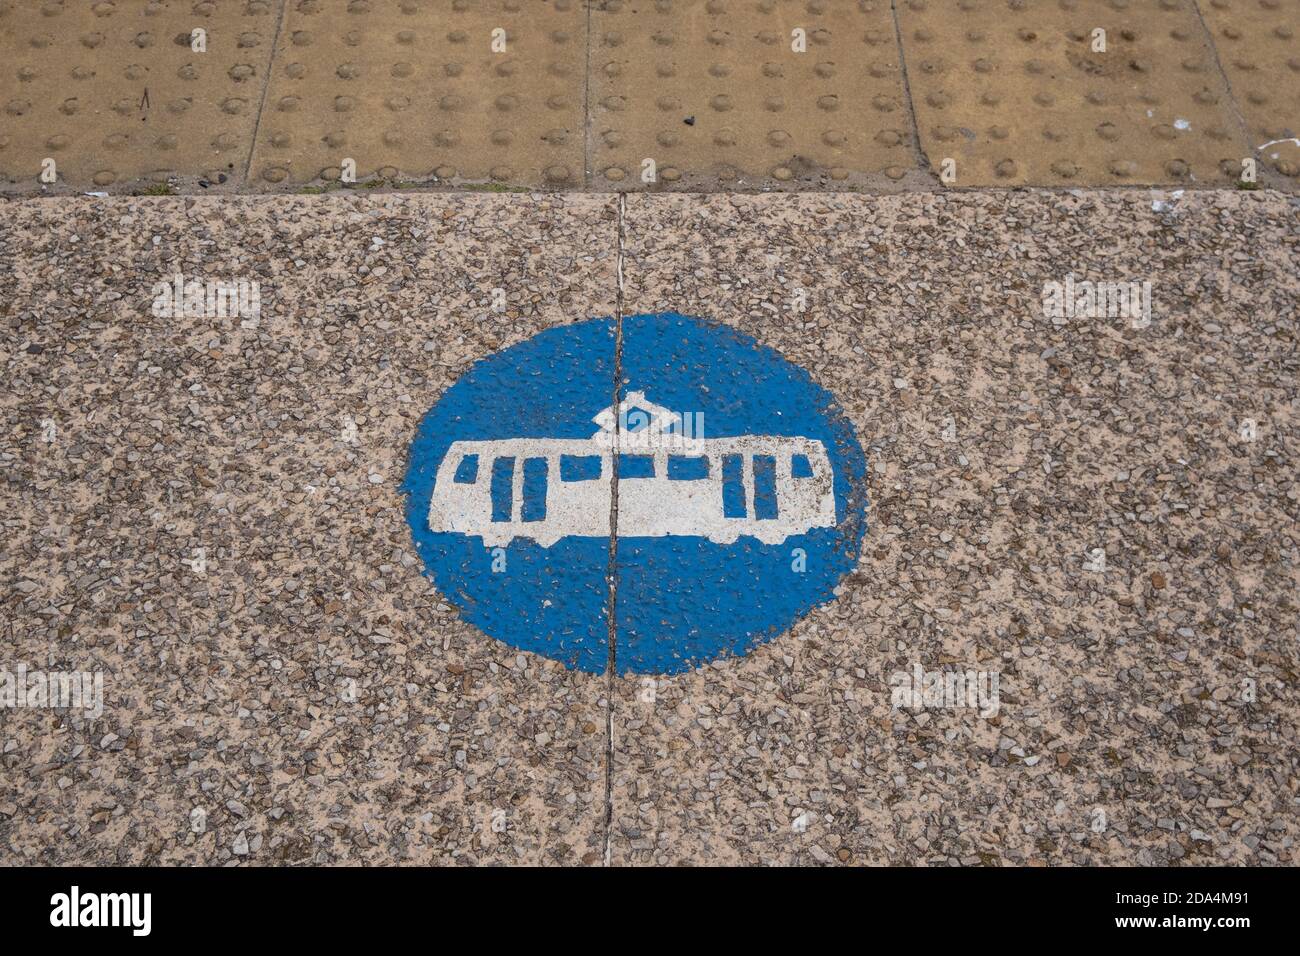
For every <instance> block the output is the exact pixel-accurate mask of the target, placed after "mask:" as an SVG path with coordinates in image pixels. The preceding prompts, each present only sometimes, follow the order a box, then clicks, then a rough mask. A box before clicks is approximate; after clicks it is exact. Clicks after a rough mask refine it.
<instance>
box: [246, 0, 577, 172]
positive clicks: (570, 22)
mask: <svg viewBox="0 0 1300 956" xmlns="http://www.w3.org/2000/svg"><path fill="white" fill-rule="evenodd" d="M585 23H586V14H585V12H584V11H583V9H582V5H581V4H580V3H578V2H577V0H553V2H551V3H546V4H527V5H524V4H522V3H520V2H518V0H476V2H473V3H470V2H465V0H456V2H446V0H401V2H393V3H383V4H380V3H367V2H361V0H355V2H352V3H346V4H345V3H325V2H322V0H296V2H292V3H291V4H290V9H289V11H288V14H287V17H286V21H285V24H284V27H283V29H282V30H281V32H280V40H279V43H278V45H277V49H276V58H275V63H274V65H273V68H272V71H271V85H270V88H269V90H268V92H267V99H266V109H265V111H264V113H263V115H262V123H261V128H260V132H259V135H258V138H257V143H256V148H255V152H254V155H253V161H252V171H253V176H254V177H255V178H259V179H260V180H261V181H262V182H263V183H264V184H273V183H278V182H288V183H307V182H312V181H314V180H326V181H337V180H339V179H341V178H344V179H346V178H350V177H351V176H352V175H355V177H356V180H357V181H358V182H366V181H368V180H372V179H375V178H383V179H400V180H413V181H429V180H437V181H448V180H450V181H453V182H455V183H463V182H487V181H490V180H492V181H498V182H502V183H504V184H506V185H517V186H548V187H556V188H559V187H567V188H573V187H574V186H575V185H576V186H579V187H581V186H582V184H583V178H584V177H583V159H582V152H583V135H582V119H583V104H582V97H581V92H580V91H581V89H582V74H583V70H584V69H585V61H586V56H585V49H584V46H583V37H584V30H585ZM348 160H350V161H351V164H350V165H349V164H347V161H348Z"/></svg>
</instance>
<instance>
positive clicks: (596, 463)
mask: <svg viewBox="0 0 1300 956" xmlns="http://www.w3.org/2000/svg"><path fill="white" fill-rule="evenodd" d="M599 477H600V456H599V455H561V456H560V480H561V481H594V480H595V479H597V478H599Z"/></svg>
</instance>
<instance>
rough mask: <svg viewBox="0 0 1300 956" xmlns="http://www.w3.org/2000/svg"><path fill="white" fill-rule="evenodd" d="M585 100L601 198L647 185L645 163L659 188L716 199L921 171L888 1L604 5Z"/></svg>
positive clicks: (623, 1) (607, 0)
mask: <svg viewBox="0 0 1300 956" xmlns="http://www.w3.org/2000/svg"><path fill="white" fill-rule="evenodd" d="M796 31H799V32H798V33H796ZM796 44H798V45H799V46H801V47H802V48H803V50H802V52H796V51H795V46H796ZM590 87H591V91H590V112H591V126H590V131H589V135H590V137H591V142H590V144H589V149H590V153H589V157H590V158H589V161H590V163H591V166H592V170H591V172H592V185H593V187H595V188H606V189H610V188H613V189H638V188H646V187H647V186H649V185H652V184H651V183H649V182H647V181H646V179H647V176H646V175H645V174H646V173H648V171H649V166H648V165H646V164H647V161H653V164H654V168H653V174H654V183H653V185H665V186H668V187H673V186H684V187H695V188H712V189H726V188H736V187H737V186H745V187H749V188H752V187H753V186H755V185H769V186H777V187H780V186H794V187H796V188H810V187H812V188H815V187H818V186H823V187H831V188H834V187H836V186H839V188H844V185H846V184H853V183H858V182H864V181H865V182H872V183H877V184H881V185H888V184H889V183H890V182H897V181H899V180H903V179H904V177H905V176H906V175H907V174H908V172H909V171H911V170H915V169H916V168H917V158H916V153H915V144H914V137H913V135H912V123H911V117H910V114H909V111H908V108H907V97H906V92H905V89H904V85H903V79H902V71H901V69H900V67H899V53H898V42H897V37H896V34H895V30H894V22H893V15H892V12H891V10H890V5H889V3H887V2H883V0H861V2H848V0H836V2H831V0H809V2H799V3H790V2H785V3H781V2H777V0H756V2H750V0H744V2H742V0H700V2H683V0H643V2H633V0H599V2H597V3H595V4H593V10H592V22H591V77H590Z"/></svg>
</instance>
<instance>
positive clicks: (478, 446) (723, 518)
mask: <svg viewBox="0 0 1300 956" xmlns="http://www.w3.org/2000/svg"><path fill="white" fill-rule="evenodd" d="M690 417H691V416H686V417H685V418H686V419H687V420H688V419H689V418H690ZM702 419H703V416H696V422H697V425H696V427H695V428H694V429H693V430H692V429H691V428H690V427H689V422H688V423H687V427H685V428H683V427H682V425H683V421H684V419H683V418H681V417H678V416H676V415H674V413H673V412H671V411H670V410H669V409H666V408H663V407H662V406H659V405H654V404H651V403H650V402H648V401H646V398H645V394H644V393H642V392H630V393H629V394H628V396H627V398H626V400H624V401H623V402H622V403H620V405H619V406H618V408H617V410H615V409H614V408H613V407H612V406H611V407H610V408H607V409H605V410H604V411H602V412H601V413H600V414H599V415H597V416H596V417H595V418H594V419H593V421H595V422H596V423H597V424H598V425H600V430H599V431H597V432H596V433H595V434H594V435H592V437H591V438H587V439H581V438H576V439H568V438H506V439H500V440H496V441H457V442H452V444H451V447H450V448H448V449H447V453H446V455H444V456H443V459H442V462H441V464H440V465H439V466H438V474H437V477H436V479H435V481H434V487H433V495H432V498H431V501H430V503H429V528H430V529H431V530H433V531H441V532H452V533H458V534H465V535H477V536H479V537H481V538H482V539H483V544H484V545H485V546H486V547H496V546H499V545H507V544H509V543H510V542H511V541H513V540H514V539H515V538H531V539H532V540H534V541H536V542H537V543H538V544H539V545H541V546H542V547H544V548H549V547H550V546H551V545H553V544H555V542H557V541H559V540H560V539H561V538H566V537H571V536H577V537H592V538H605V537H608V536H609V527H610V511H611V505H612V501H613V471H614V469H613V459H614V456H615V455H616V454H617V456H618V472H619V474H618V527H617V533H618V536H619V537H620V538H639V537H644V538H659V537H664V536H667V535H683V536H696V537H704V538H708V539H709V540H710V541H712V542H714V543H716V544H733V543H735V542H736V541H737V540H738V539H739V538H740V536H741V535H750V536H752V537H754V538H757V539H758V540H759V541H761V542H762V543H764V544H780V543H781V542H782V541H784V540H785V539H786V538H787V537H788V536H789V535H792V534H803V533H804V532H806V531H809V530H811V529H813V528H829V527H834V525H835V490H834V474H833V472H832V470H831V463H830V459H829V458H828V457H827V454H826V448H825V446H824V445H823V444H822V443H821V442H820V441H817V440H815V439H810V438H799V437H787V436H773V435H740V436H736V437H731V438H704V437H703V435H702V432H703V429H702V427H700V424H702ZM620 421H621V422H622V424H623V427H622V428H619V427H618V425H619V422H620ZM634 424H635V425H636V426H639V427H635V428H634V429H633V430H629V428H630V426H633V425H634Z"/></svg>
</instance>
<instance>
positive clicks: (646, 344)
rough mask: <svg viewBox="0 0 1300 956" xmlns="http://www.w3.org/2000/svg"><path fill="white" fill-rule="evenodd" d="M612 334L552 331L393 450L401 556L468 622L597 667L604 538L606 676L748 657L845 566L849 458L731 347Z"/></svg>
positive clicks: (857, 459) (689, 335) (756, 353)
mask: <svg viewBox="0 0 1300 956" xmlns="http://www.w3.org/2000/svg"><path fill="white" fill-rule="evenodd" d="M615 338H616V337H615V327H614V323H613V322H612V321H611V320H608V319H596V320H592V321H588V322H583V323H579V324H577V325H572V326H566V327H563V328H558V329H551V330H548V331H546V332H542V333H541V334H539V335H537V336H535V337H534V338H532V339H530V340H528V341H526V342H523V343H521V344H519V345H516V346H514V347H512V348H509V349H506V350H504V351H502V352H498V353H497V354H495V355H492V356H489V357H488V358H485V359H484V360H482V361H480V362H479V363H477V364H476V365H475V366H473V367H472V368H471V369H470V370H469V371H468V372H467V373H466V374H465V375H464V376H463V377H462V378H461V379H460V380H459V381H458V382H457V383H456V384H455V385H453V386H452V387H451V388H450V389H448V391H447V392H446V394H444V396H443V397H442V399H441V400H440V401H439V402H438V403H437V404H436V405H435V406H434V407H433V408H432V409H431V410H430V411H429V413H428V414H427V415H426V416H425V418H424V420H423V422H422V423H421V425H420V428H419V431H418V434H417V436H416V439H415V441H414V442H413V443H412V446H411V455H410V467H409V471H408V474H407V480H406V484H405V486H404V487H405V491H406V492H407V494H408V496H409V497H408V507H407V516H408V520H409V522H410V524H411V528H412V534H413V535H414V537H415V541H416V545H417V548H418V550H419V552H420V555H421V557H422V558H423V560H424V562H425V566H426V568H427V570H428V571H429V574H430V576H431V577H432V578H433V580H434V582H435V583H436V584H437V586H438V588H439V589H440V590H441V591H442V592H443V594H445V595H446V596H447V597H448V598H449V599H450V600H451V601H452V602H453V603H455V604H457V606H458V607H459V608H460V610H461V612H462V614H463V615H464V616H465V617H466V619H467V620H469V621H470V622H471V623H474V624H475V625H477V626H478V627H480V628H481V629H482V630H484V631H485V632H486V633H488V634H489V635H491V636H492V637H494V638H496V639H498V640H501V641H504V642H505V643H507V644H510V645H511V646H513V647H518V648H520V649H523V650H527V651H532V652H535V653H539V654H542V655H544V656H547V657H550V658H553V659H556V660H560V661H562V662H564V663H565V664H566V665H568V666H571V667H576V668H579V669H582V670H587V671H594V672H599V671H602V670H604V669H605V668H606V666H607V665H608V661H609V648H608V635H609V612H610V607H609V604H610V602H609V596H608V587H607V577H608V573H609V569H610V553H611V549H610V539H611V536H613V537H614V538H616V539H617V547H616V548H615V549H614V554H615V578H616V594H617V600H616V602H615V612H614V618H615V633H616V635H617V640H618V647H617V648H616V653H615V655H614V657H615V660H616V666H617V668H618V669H619V670H620V671H623V672H627V671H632V672H636V673H675V672H679V671H683V670H687V669H690V668H691V667H693V666H697V665H698V664H701V663H704V662H707V661H710V660H714V659H716V658H719V657H724V656H728V655H743V654H745V653H748V651H750V650H751V649H752V648H753V647H755V646H757V645H758V644H760V643H763V642H764V641H767V640H770V639H771V638H773V637H775V636H776V635H778V634H780V633H781V632H782V631H784V630H785V629H786V628H788V627H789V626H790V625H791V624H792V623H793V622H794V621H795V620H796V619H797V618H798V617H800V616H802V615H803V614H805V613H806V612H807V611H808V610H809V609H811V608H812V607H814V606H816V605H818V604H821V603H824V602H825V601H827V600H829V599H830V598H831V597H832V596H833V592H834V588H835V586H836V584H837V583H838V581H839V579H840V578H841V577H842V576H843V575H844V574H845V573H847V572H848V571H849V570H851V569H852V567H853V565H854V563H855V562H856V559H857V554H858V548H859V543H860V540H861V537H862V535H863V533H865V530H866V520H865V515H866V500H865V494H864V489H863V484H864V479H865V472H866V465H865V461H864V458H863V455H862V450H861V448H860V447H859V445H858V442H857V439H856V437H855V436H854V434H853V430H852V427H851V426H850V425H849V423H848V421H847V420H846V419H845V418H844V416H843V415H842V414H841V413H840V411H839V410H838V408H837V406H836V405H835V402H834V399H833V398H832V397H831V396H830V394H829V393H827V392H826V391H825V390H823V389H821V388H820V387H819V386H817V385H816V384H815V383H814V382H813V381H812V380H811V379H810V378H809V376H808V375H807V373H806V372H804V371H803V370H802V369H800V368H799V367H798V366H795V365H793V364H791V363H790V362H788V361H786V360H785V359H784V358H782V357H781V356H780V355H778V354H777V353H775V352H774V351H772V350H770V349H767V348H764V347H762V346H759V345H758V344H757V343H756V342H755V341H754V340H753V339H751V338H749V337H748V336H745V335H742V334H740V333H738V332H735V331H734V330H731V329H729V328H726V327H724V326H720V325H714V324H711V323H707V322H704V321H701V320H699V319H692V318H686V317H683V316H679V315H675V314H665V315H657V316H634V317H631V318H627V319H624V320H623V322H622V342H623V348H622V352H621V354H620V355H618V356H616V355H615V348H616V345H615ZM616 368H619V369H621V372H622V386H623V387H621V388H620V389H619V393H620V394H621V395H622V396H623V397H622V398H621V399H620V400H619V401H617V402H615V401H614V400H613V396H614V393H615V369H616ZM593 411H594V412H595V413H594V414H593ZM593 423H594V424H595V425H596V428H595V430H594V431H593V430H592V425H593ZM706 431H707V433H706ZM615 476H617V477H615ZM616 482H617V496H616V495H615V484H616ZM614 515H616V518H613V519H612V516H614Z"/></svg>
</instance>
